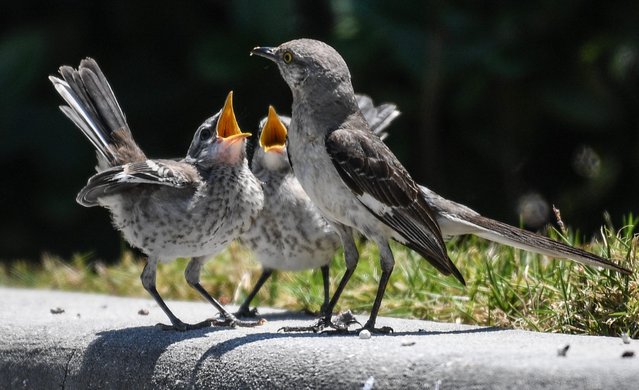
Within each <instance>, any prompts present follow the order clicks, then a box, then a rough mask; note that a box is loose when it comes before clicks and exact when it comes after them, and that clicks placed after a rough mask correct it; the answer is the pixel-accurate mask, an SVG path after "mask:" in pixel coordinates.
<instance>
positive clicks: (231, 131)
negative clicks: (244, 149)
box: [216, 91, 251, 143]
mask: <svg viewBox="0 0 639 390" xmlns="http://www.w3.org/2000/svg"><path fill="white" fill-rule="evenodd" d="M216 130H217V136H218V137H220V138H221V140H222V141H226V142H230V143H234V142H236V141H239V140H242V139H244V138H246V137H250V136H251V133H242V131H241V130H240V125H238V124H237V119H235V112H234V111H233V91H231V92H229V94H228V95H227V96H226V101H225V102H224V108H222V113H221V114H220V118H219V119H218V121H217V128H216Z"/></svg>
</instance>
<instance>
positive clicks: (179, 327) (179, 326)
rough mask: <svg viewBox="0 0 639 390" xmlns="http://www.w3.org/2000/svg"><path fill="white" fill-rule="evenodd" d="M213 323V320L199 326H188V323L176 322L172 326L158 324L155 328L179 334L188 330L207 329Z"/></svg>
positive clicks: (198, 324) (205, 321) (199, 323)
mask: <svg viewBox="0 0 639 390" xmlns="http://www.w3.org/2000/svg"><path fill="white" fill-rule="evenodd" d="M211 321H212V320H204V321H202V322H198V323H197V324H186V323H184V322H182V321H179V322H175V323H174V324H171V325H166V324H162V323H157V324H155V326H157V327H158V328H160V329H162V330H164V331H169V330H174V331H177V332H186V331H187V330H194V329H202V328H207V327H209V326H211Z"/></svg>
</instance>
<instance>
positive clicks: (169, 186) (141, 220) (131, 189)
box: [49, 58, 263, 331]
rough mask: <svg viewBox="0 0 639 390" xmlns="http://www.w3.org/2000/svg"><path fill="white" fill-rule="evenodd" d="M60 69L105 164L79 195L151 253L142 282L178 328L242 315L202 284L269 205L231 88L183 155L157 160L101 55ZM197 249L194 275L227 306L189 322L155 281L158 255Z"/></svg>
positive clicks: (70, 113)
mask: <svg viewBox="0 0 639 390" xmlns="http://www.w3.org/2000/svg"><path fill="white" fill-rule="evenodd" d="M60 74H61V75H62V79H60V78H57V77H53V76H51V77H49V79H50V80H51V82H52V83H53V85H54V87H55V89H56V90H57V91H58V93H59V94H60V96H62V98H63V99H64V100H65V101H66V103H67V104H68V105H63V106H61V107H60V109H61V110H62V112H63V113H64V114H65V115H66V116H67V117H68V118H69V119H71V121H73V123H75V125H76V126H77V127H78V128H79V129H80V130H81V131H82V133H84V135H85V136H86V137H87V138H88V139H89V141H91V143H92V144H93V146H94V147H95V150H96V154H97V159H98V165H97V167H96V170H97V171H98V173H97V174H95V175H94V176H92V177H91V178H90V179H89V181H88V183H87V185H86V187H84V188H83V189H82V190H81V191H80V193H79V194H78V196H77V201H78V203H80V204H81V205H83V206H85V207H93V206H102V207H105V208H107V209H108V210H109V211H110V213H111V219H112V221H113V224H114V226H115V228H116V229H118V230H119V231H120V232H121V233H122V235H123V236H124V238H125V239H126V241H127V242H129V244H131V245H132V246H133V247H136V248H139V249H140V250H142V252H144V254H146V255H147V256H148V259H147V263H146V266H145V267H144V270H143V272H142V275H141V279H142V284H143V286H144V288H145V289H146V290H147V291H148V292H149V293H150V294H151V296H153V298H154V299H155V301H156V302H157V304H158V305H159V306H160V307H161V308H162V310H163V311H164V312H165V313H166V315H167V316H168V317H169V319H170V321H171V326H166V325H161V324H160V325H161V326H162V327H163V328H165V329H176V330H180V331H184V330H188V329H195V328H201V327H205V326H210V325H211V323H215V324H218V325H232V326H235V325H238V326H253V325H255V323H253V322H243V321H238V320H237V319H236V318H235V316H234V315H233V314H231V313H229V312H228V311H226V310H225V309H224V307H223V306H222V305H221V304H220V303H219V302H218V301H217V300H216V299H215V298H213V297H212V296H211V295H210V294H209V293H208V292H207V291H206V290H205V289H204V288H203V287H202V286H201V284H200V270H201V268H202V265H203V264H204V262H205V261H206V260H207V259H208V258H209V257H211V256H212V255H214V254H216V253H217V252H219V251H221V250H222V249H223V248H224V247H226V245H227V244H228V243H230V242H231V241H232V240H234V239H236V238H237V237H239V235H240V234H241V233H242V232H244V231H245V230H246V229H248V227H249V226H250V224H251V222H252V220H253V219H254V218H255V217H256V216H257V214H258V213H259V211H260V209H261V208H262V205H263V194H262V190H261V187H260V184H259V182H258V181H257V180H256V179H255V177H254V176H253V174H252V173H251V172H250V170H249V168H248V163H247V160H246V157H245V143H246V137H248V136H250V133H242V132H241V131H240V128H239V126H238V124H237V121H236V119H235V114H234V112H233V100H232V96H233V95H232V92H231V93H229V95H228V97H227V99H226V102H225V103H224V108H223V109H222V110H220V111H219V112H218V113H217V114H215V115H214V116H212V117H210V118H208V119H207V120H206V121H204V123H202V125H200V126H199V128H198V129H197V131H196V132H195V135H194V137H193V141H192V142H191V145H190V147H189V150H188V153H187V155H186V157H185V158H183V159H181V160H160V159H157V160H151V159H148V158H147V157H146V156H145V155H144V153H143V152H142V150H141V149H140V148H139V147H138V145H137V144H136V143H135V141H134V140H133V137H132V135H131V131H130V130H129V126H128V124H127V121H126V118H125V116H124V113H123V112H122V110H121V109H120V106H119V104H118V102H117V100H116V98H115V95H114V93H113V91H112V90H111V87H110V85H109V83H108V81H107V79H106V77H105V76H104V74H103V73H102V71H101V70H100V68H99V66H98V64H97V63H96V62H95V61H94V60H93V59H90V58H87V59H85V60H83V61H82V62H81V63H80V66H79V67H78V69H77V70H75V69H73V68H71V67H69V66H62V67H61V68H60ZM177 257H190V258H191V260H190V262H189V263H188V265H187V267H186V271H185V277H186V281H187V282H188V284H189V285H190V286H191V287H193V288H194V289H196V290H197V291H198V292H199V293H200V294H201V295H202V296H203V297H204V298H205V299H206V300H207V301H209V302H210V303H211V304H212V305H213V306H215V308H216V309H217V310H218V311H219V313H220V315H221V316H222V319H221V320H206V321H202V322H200V323H198V324H186V323H183V322H182V321H181V320H180V319H178V318H177V317H176V316H175V315H174V314H173V313H172V312H171V310H170V309H169V308H168V307H167V305H166V304H165V303H164V301H163V300H162V298H161V297H160V294H159V293H158V291H157V289H156V269H157V266H158V263H160V262H168V261H171V260H174V259H175V258H177Z"/></svg>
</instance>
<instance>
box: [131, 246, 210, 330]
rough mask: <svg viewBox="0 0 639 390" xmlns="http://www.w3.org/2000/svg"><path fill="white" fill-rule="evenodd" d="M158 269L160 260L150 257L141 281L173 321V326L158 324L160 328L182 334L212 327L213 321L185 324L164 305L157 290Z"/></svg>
mask: <svg viewBox="0 0 639 390" xmlns="http://www.w3.org/2000/svg"><path fill="white" fill-rule="evenodd" d="M157 267H158V259H157V258H153V257H149V258H148V259H147V262H146V265H145V266H144V270H143V271H142V274H141V275H140V279H141V280H142V286H144V289H145V290H146V291H148V292H149V294H151V296H152V297H153V299H155V302H157V304H158V306H160V308H161V309H162V311H164V313H165V314H166V315H167V317H169V320H170V321H171V325H165V324H157V326H159V327H160V328H162V329H164V330H178V331H180V332H184V331H186V330H191V329H200V328H205V327H208V326H211V321H202V322H200V323H197V324H185V323H184V322H182V321H180V319H179V318H177V317H176V316H175V315H174V314H173V312H171V310H170V309H169V308H168V306H166V303H164V300H163V299H162V297H160V294H159V293H158V290H157V289H156V288H155V277H156V271H157Z"/></svg>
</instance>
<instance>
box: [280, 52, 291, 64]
mask: <svg viewBox="0 0 639 390" xmlns="http://www.w3.org/2000/svg"><path fill="white" fill-rule="evenodd" d="M282 59H283V60H284V62H286V63H287V64H290V63H291V61H293V54H291V52H290V51H287V52H284V55H282Z"/></svg>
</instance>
